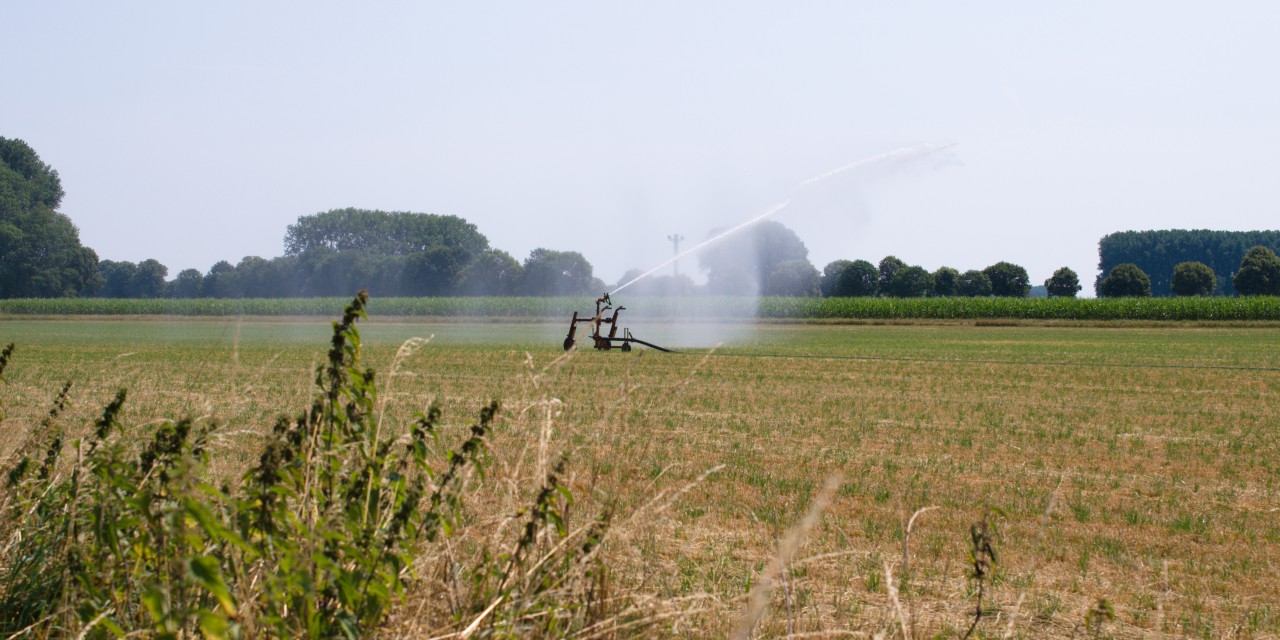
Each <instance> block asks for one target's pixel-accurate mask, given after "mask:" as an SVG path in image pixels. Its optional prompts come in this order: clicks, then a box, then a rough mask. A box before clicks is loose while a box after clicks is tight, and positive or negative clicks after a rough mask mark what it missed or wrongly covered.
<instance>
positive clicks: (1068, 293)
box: [1044, 267, 1081, 298]
mask: <svg viewBox="0 0 1280 640" xmlns="http://www.w3.org/2000/svg"><path fill="white" fill-rule="evenodd" d="M1044 288H1045V290H1046V291H1048V293H1049V296H1051V297H1054V298H1074V297H1076V294H1077V293H1080V289H1081V287H1080V276H1077V275H1076V272H1075V271H1072V270H1071V269H1070V268H1068V267H1062V268H1060V269H1058V270H1057V271H1054V272H1053V275H1052V276H1050V277H1049V279H1048V280H1045V281H1044Z"/></svg>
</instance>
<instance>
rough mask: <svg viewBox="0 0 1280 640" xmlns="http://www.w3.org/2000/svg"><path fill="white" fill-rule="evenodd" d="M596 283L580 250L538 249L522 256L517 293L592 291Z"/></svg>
mask: <svg viewBox="0 0 1280 640" xmlns="http://www.w3.org/2000/svg"><path fill="white" fill-rule="evenodd" d="M597 282H598V281H596V279H595V278H594V277H592V275H591V263H590V262H587V259H586V258H584V257H582V254H581V253H578V252H577V251H553V250H551V249H543V248H538V249H534V250H533V251H532V252H530V253H529V257H528V258H525V261H524V274H523V276H522V277H521V279H520V293H521V294H523V295H527V296H572V295H581V294H584V293H595V292H594V291H593V287H596V283H597ZM596 288H600V287H596ZM601 293H603V291H601Z"/></svg>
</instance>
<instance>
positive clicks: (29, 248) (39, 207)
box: [0, 138, 102, 298]
mask: <svg viewBox="0 0 1280 640" xmlns="http://www.w3.org/2000/svg"><path fill="white" fill-rule="evenodd" d="M62 195H63V191H62V181H61V180H60V179H59V178H58V172H57V171H55V170H54V169H53V168H52V167H50V166H49V165H47V164H45V163H44V162H42V161H41V160H40V157H39V156H38V155H36V152H35V150H34V149H32V148H31V147H30V146H28V145H27V143H25V142H23V141H22V140H17V139H8V138H0V298H50V297H66V296H80V295H92V294H93V293H94V292H96V291H97V290H98V288H99V287H101V286H102V279H101V277H100V276H99V274H98V255H97V254H96V253H94V251H93V250H92V249H89V248H88V247H84V246H81V244H80V232H79V231H78V230H77V229H76V227H75V225H74V224H72V223H71V219H70V218H68V217H67V216H65V215H63V214H61V213H59V212H58V211H57V208H58V206H59V205H60V204H61V203H62Z"/></svg>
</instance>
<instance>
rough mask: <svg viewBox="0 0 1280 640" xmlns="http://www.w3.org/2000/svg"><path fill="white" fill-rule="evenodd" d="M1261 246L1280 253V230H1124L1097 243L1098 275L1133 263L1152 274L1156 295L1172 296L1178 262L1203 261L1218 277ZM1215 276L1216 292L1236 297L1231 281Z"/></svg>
mask: <svg viewBox="0 0 1280 640" xmlns="http://www.w3.org/2000/svg"><path fill="white" fill-rule="evenodd" d="M1259 245H1261V246H1265V247H1268V248H1270V249H1271V250H1272V251H1280V231H1211V230H1207V229H1171V230H1165V231H1123V232H1119V233H1112V234H1110V235H1107V236H1104V237H1103V238H1102V239H1101V240H1100V241H1099V242H1098V256H1099V261H1098V273H1099V274H1104V275H1105V274H1107V273H1109V272H1110V271H1111V269H1112V268H1114V267H1115V266H1116V265H1118V264H1123V263H1126V262H1130V263H1133V264H1136V265H1138V268H1139V269H1142V270H1143V271H1145V272H1146V273H1148V274H1149V275H1150V277H1151V293H1152V294H1153V295H1157V296H1167V295H1170V294H1171V293H1173V289H1172V286H1173V285H1172V281H1171V277H1172V275H1173V268H1174V267H1175V266H1177V265H1178V263H1181V262H1203V263H1204V264H1206V265H1208V266H1209V268H1210V269H1213V271H1214V274H1215V275H1216V274H1229V273H1232V272H1234V271H1235V270H1236V269H1238V268H1239V266H1240V261H1241V260H1242V259H1243V258H1244V255H1245V253H1246V252H1247V251H1248V250H1249V248H1250V247H1255V246H1259ZM1216 277H1217V278H1218V282H1217V284H1216V286H1215V288H1214V289H1215V291H1218V292H1220V293H1221V294H1222V295H1228V296H1229V295H1235V293H1236V290H1235V288H1234V286H1233V285H1232V284H1231V279H1230V278H1227V277H1225V276H1222V275H1216ZM1099 279H1100V278H1099Z"/></svg>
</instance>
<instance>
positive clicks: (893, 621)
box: [0, 305, 1280, 638]
mask: <svg viewBox="0 0 1280 640" xmlns="http://www.w3.org/2000/svg"><path fill="white" fill-rule="evenodd" d="M371 312H372V313H373V314H374V318H373V319H372V320H371V321H369V322H368V323H367V324H366V325H364V327H363V330H362V333H363V336H364V349H365V357H366V363H367V364H369V365H371V366H373V367H375V368H377V369H378V370H379V375H380V376H381V382H382V385H383V387H382V392H383V395H382V397H381V400H382V401H384V402H385V403H386V408H387V412H388V416H389V418H388V419H389V421H390V423H391V424H399V422H398V421H396V420H394V419H393V418H396V417H406V418H407V417H408V416H409V415H410V414H411V412H412V411H413V410H414V409H421V408H422V407H424V406H425V405H427V404H428V403H429V402H431V401H432V400H437V399H438V400H439V401H440V402H441V405H442V406H443V408H444V413H445V416H446V417H447V418H448V419H449V421H450V424H451V425H455V424H456V426H454V427H450V429H454V430H456V431H455V432H456V433H457V434H461V433H462V429H463V425H464V424H465V422H466V421H467V420H469V419H473V418H474V415H475V413H476V411H477V409H478V408H479V407H480V406H481V404H482V403H484V402H487V401H488V400H490V399H498V400H500V401H501V402H502V404H503V412H502V416H503V419H502V422H501V423H500V424H499V426H498V428H497V430H496V431H495V434H494V437H493V443H492V446H493V450H494V459H495V468H494V470H493V471H492V472H491V473H490V474H489V476H487V477H486V478H485V479H483V480H482V479H480V478H473V480H472V481H473V482H475V483H481V484H479V485H478V486H479V495H481V496H484V495H491V494H493V495H496V494H497V493H499V492H498V486H499V485H501V483H502V482H504V479H510V478H518V477H524V476H528V475H529V473H530V469H531V468H532V467H533V466H534V465H545V464H547V461H548V460H551V459H555V458H558V457H559V456H561V455H564V456H566V459H567V461H568V469H569V472H568V473H569V474H570V479H569V481H568V482H567V485H568V486H569V488H570V490H571V491H572V492H573V495H574V499H575V502H574V504H573V509H574V510H575V514H576V516H575V517H577V518H578V519H580V520H582V521H589V520H590V519H591V517H592V515H593V514H594V513H597V512H598V511H599V510H601V509H603V508H606V507H612V508H614V509H615V514H616V515H615V516H614V521H615V525H614V527H613V529H612V531H611V532H610V537H609V538H607V540H606V543H605V551H604V553H605V557H606V559H607V565H608V567H609V569H610V576H609V580H610V589H611V590H612V591H613V592H614V593H616V594H619V597H620V598H622V597H624V596H625V597H626V598H627V599H628V602H631V603H632V604H633V605H634V604H635V603H638V602H647V603H649V605H648V606H649V608H648V609H646V613H645V614H644V615H646V616H649V617H650V618H649V619H648V622H649V623H651V626H644V627H636V628H639V629H644V631H643V633H644V634H647V635H655V636H666V635H677V636H685V637H724V636H726V635H730V634H731V633H733V632H734V630H735V628H737V627H739V626H740V625H741V624H742V622H743V621H744V618H745V617H746V616H748V615H749V614H748V613H744V612H748V611H753V612H755V613H758V614H759V615H760V619H759V621H758V622H757V623H756V624H755V625H754V629H753V634H754V635H753V637H787V636H788V635H790V636H791V637H845V636H849V637H866V636H874V635H876V634H883V635H884V637H903V636H909V637H912V638H924V637H957V636H960V635H963V634H964V633H965V631H966V630H967V629H968V628H969V626H970V624H971V623H972V621H973V619H974V608H975V595H976V593H977V591H978V589H979V583H981V587H980V588H981V589H982V592H983V594H984V604H983V610H984V616H983V617H982V619H981V620H980V621H979V623H978V625H977V627H976V631H975V634H974V635H975V637H1025V638H1032V637H1094V636H1098V637H1118V638H1129V637H1134V638H1136V637H1206V638H1208V637H1215V638H1216V637H1277V636H1280V329H1277V328H1274V327H1257V328H1251V327H1197V328H1192V327H1181V326H1176V325H1169V326H1144V327H1055V326H1035V325H1020V326H1019V325H1014V326H975V325H974V324H972V323H969V324H904V325H843V326H816V325H784V324H779V325H755V326H753V325H736V326H731V327H721V326H711V325H706V326H693V327H685V328H680V332H679V333H677V328H675V327H661V326H652V327H643V328H642V327H640V326H635V327H634V328H635V332H636V334H637V335H638V336H640V337H642V338H644V339H646V340H650V341H653V342H655V343H658V344H664V343H677V344H681V345H689V346H687V347H686V348H685V349H683V350H682V352H681V353H678V354H670V355H669V354H662V353H657V352H650V351H636V352H633V353H630V354H624V353H619V352H607V353H606V352H596V351H591V350H587V351H581V352H575V353H572V354H569V355H567V356H566V355H565V354H564V353H563V352H561V351H560V349H559V344H560V340H561V339H562V338H563V327H562V326H560V325H559V324H501V323H494V324H483V323H475V324H465V323H438V324H429V323H423V322H409V321H404V322H401V321H396V320H394V319H385V318H378V317H377V316H376V313H377V311H376V305H375V306H374V307H373V309H372V311H371ZM328 331H329V329H328V323H327V322H322V321H316V320H305V319H299V320H292V321H290V320H278V319H277V320H252V319H240V320H238V319H219V320H199V319H186V320H172V319H169V320H156V319H92V320H88V319H16V318H9V319H3V320H0V343H5V344H7V343H8V342H10V341H12V342H16V343H17V345H18V347H17V351H16V352H15V354H14V357H13V359H12V361H11V362H10V365H9V368H8V369H7V370H6V372H5V378H6V379H7V383H4V384H3V385H2V386H0V397H3V399H4V407H5V411H6V419H5V422H4V427H3V430H0V460H3V459H4V458H5V457H7V456H8V455H9V454H10V453H11V452H12V451H13V450H14V448H16V447H17V445H18V442H19V441H20V440H21V439H22V438H23V437H24V433H25V432H26V431H27V430H29V429H31V428H32V426H33V425H35V424H37V423H38V422H39V420H40V418H41V417H42V416H43V415H44V414H45V413H46V412H47V410H48V406H49V404H50V403H51V402H52V399H53V397H54V395H55V394H56V392H57V390H58V389H59V388H61V385H62V383H63V382H64V381H65V380H70V381H72V382H73V383H74V386H73V388H72V392H71V395H70V398H71V406H70V408H69V409H68V411H67V413H66V414H65V416H64V418H63V421H64V423H66V424H68V425H81V426H80V427H75V428H79V429H83V430H85V431H87V430H88V429H89V426H88V425H89V424H90V422H91V420H92V417H93V416H94V415H95V414H96V413H99V412H100V411H101V407H102V406H103V405H104V404H105V403H106V402H107V401H108V400H109V399H110V398H111V396H112V395H113V393H114V392H115V390H116V389H118V388H120V387H127V388H128V389H130V400H129V403H128V404H127V407H126V415H127V416H128V418H129V420H130V422H131V423H132V424H137V425H145V424H147V423H148V422H149V421H152V420H155V419H159V418H176V417H179V416H183V415H192V416H199V417H202V419H206V420H216V421H218V422H219V423H220V424H221V426H220V427H219V431H220V433H221V434H222V435H221V436H220V438H219V439H218V441H217V444H216V445H215V446H216V455H215V457H214V469H215V472H216V473H219V474H222V475H224V476H225V477H227V478H233V477H235V476H236V475H237V474H239V473H240V472H242V471H243V470H244V469H245V468H247V467H248V466H249V465H251V464H252V463H253V462H254V460H253V456H254V455H255V454H254V450H255V449H254V444H256V443H257V442H259V441H260V438H261V436H263V435H264V434H265V433H267V431H268V430H269V429H270V426H271V424H272V423H273V421H274V417H275V416H276V415H278V414H280V413H290V414H291V413H295V412H296V411H298V410H300V409H302V408H305V407H306V406H307V404H308V402H309V397H310V396H311V394H312V393H313V390H314V370H315V367H316V365H318V364H319V363H320V362H321V360H322V358H323V354H324V349H325V344H326V340H327V336H328ZM722 334H723V335H722ZM432 335H433V336H434V338H433V339H432V341H431V342H430V343H429V344H428V345H426V346H425V347H423V348H421V349H420V350H418V351H417V352H415V353H413V354H412V355H411V356H408V357H407V358H404V359H403V360H402V361H400V362H398V363H397V364H396V365H395V366H394V367H393V366H392V361H393V358H394V356H395V353H396V350H397V348H398V347H399V346H400V345H401V344H402V343H403V342H404V341H405V340H406V339H408V338H410V337H413V336H421V337H427V336H432ZM722 339H723V340H725V341H724V343H723V344H721V345H719V346H718V347H715V348H714V349H712V348H710V346H711V345H714V344H716V342H718V341H720V340H722ZM393 369H394V373H393V371H392V370H393ZM446 437H449V433H448V432H447V433H446ZM832 482H834V484H829V483H832ZM824 487H830V491H828V492H827V493H826V494H824V493H823V492H824ZM819 498H829V500H819ZM815 500H818V501H819V504H818V505H816V507H815V505H814V503H815ZM477 508H478V509H479V510H478V511H477V512H476V513H475V515H474V516H473V517H472V518H471V520H470V521H469V522H470V525H469V526H471V527H473V528H476V529H479V528H483V527H492V526H501V522H500V521H501V520H502V519H503V518H510V517H514V516H513V514H509V513H507V512H505V511H503V509H505V508H506V507H505V506H501V505H500V506H492V508H491V509H489V510H488V511H484V509H483V506H482V505H478V507H477ZM922 510H923V511H922ZM913 514H915V516H916V517H915V518H914V522H913V523H912V524H911V526H910V531H909V535H907V531H908V522H909V521H910V520H911V519H912V516H913ZM980 521H986V522H987V523H988V524H989V525H991V527H992V532H993V533H992V537H991V539H990V546H991V548H992V549H993V550H994V552H995V553H994V555H995V558H994V559H995V562H994V564H993V566H992V567H991V569H990V570H989V571H987V572H985V574H984V576H983V578H982V579H981V580H974V579H973V578H972V574H973V572H974V564H973V560H972V558H973V556H972V555H971V554H972V550H973V548H974V542H973V538H972V536H971V527H972V526H973V525H975V523H978V522H980ZM495 522H497V524H495ZM463 533H464V535H465V533H466V532H463ZM979 556H982V554H979ZM426 561H427V560H424V562H426ZM424 566H425V565H424ZM422 573H423V574H426V575H424V579H423V580H422V581H421V583H420V587H419V588H417V589H414V590H411V592H410V594H409V598H408V601H407V602H406V603H405V605H404V607H402V609H403V610H402V611H400V612H398V613H397V614H396V615H395V616H393V619H392V621H391V623H390V624H391V625H392V627H391V628H392V629H393V630H395V631H396V632H397V633H399V632H416V633H422V634H426V633H427V632H428V631H431V630H432V629H438V628H439V625H438V623H436V622H429V621H427V620H428V618H429V613H424V611H427V612H429V611H430V610H431V608H432V607H433V606H435V605H433V604H432V601H433V598H435V597H436V595H435V592H434V591H433V589H435V588H436V587H437V586H438V584H437V582H435V581H433V580H430V579H427V577H428V576H429V575H430V574H431V570H430V569H429V568H428V569H422ZM770 574H772V577H773V578H774V579H773V580H772V582H771V583H770V582H767V581H766V582H764V583H765V584H768V585H769V586H771V589H769V590H768V592H767V594H766V595H767V598H766V599H765V600H764V601H763V604H761V603H756V604H754V605H753V604H752V602H751V598H749V596H748V594H749V593H750V592H751V590H752V589H753V588H757V589H759V587H760V585H761V584H762V581H764V580H765V578H767V577H769V576H770ZM762 607H765V608H762ZM1091 612H1092V613H1091ZM436 619H437V618H430V620H436ZM463 622H465V621H463ZM609 633H610V634H613V635H617V636H625V635H627V634H626V632H625V629H623V630H622V631H619V630H616V629H615V630H613V631H610V632H609ZM601 635H602V636H603V635H606V634H603V633H602V634H601ZM588 637H589V636H588Z"/></svg>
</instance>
